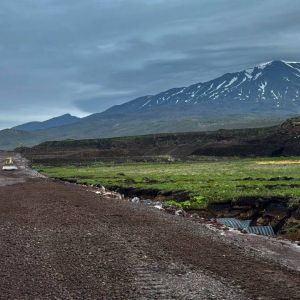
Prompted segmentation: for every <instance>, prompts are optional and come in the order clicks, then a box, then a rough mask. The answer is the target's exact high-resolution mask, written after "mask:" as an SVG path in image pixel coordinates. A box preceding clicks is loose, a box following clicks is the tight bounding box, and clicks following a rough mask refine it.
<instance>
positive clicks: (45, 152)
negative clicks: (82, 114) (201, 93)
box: [19, 118, 300, 164]
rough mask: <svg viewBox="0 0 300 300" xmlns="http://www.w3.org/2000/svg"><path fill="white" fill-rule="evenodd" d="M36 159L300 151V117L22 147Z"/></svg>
mask: <svg viewBox="0 0 300 300" xmlns="http://www.w3.org/2000/svg"><path fill="white" fill-rule="evenodd" d="M19 151H21V152H22V153H23V154H24V155H25V156H26V157H28V158H29V159H31V160H32V161H33V162H36V163H46V164H47V163H50V164H53V163H64V162H65V163H70V162H72V163H76V162H79V163H80V162H84V161H95V160H97V159H98V160H104V161H105V160H109V161H112V160H113V161H116V160H121V161H122V160H127V159H128V158H131V159H135V160H140V159H143V160H144V159H146V158H147V157H149V158H150V157H153V156H162V155H171V156H173V157H179V158H185V157H188V156H193V155H206V156H242V157H243V156H244V157H249V156H274V157H276V156H291V155H300V118H293V119H289V120H287V121H285V122H284V123H283V124H281V125H278V126H273V127H266V128H250V129H235V130H217V131H212V132H194V133H193V132H190V133H174V134H155V135H145V136H136V137H121V138H110V139H89V140H66V141H53V142H45V143H42V144H40V145H37V146H34V147H32V148H20V149H19Z"/></svg>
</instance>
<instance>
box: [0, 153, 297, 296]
mask: <svg viewBox="0 0 300 300" xmlns="http://www.w3.org/2000/svg"><path fill="white" fill-rule="evenodd" d="M5 155H6V154H5V153H0V159H1V156H2V157H4V156H5ZM17 160H18V162H17V163H18V166H19V167H20V168H19V170H18V171H16V172H15V173H9V172H4V171H0V253H1V255H0V299H237V300H242V299H300V273H299V267H300V252H299V248H297V247H296V246H295V245H292V244H288V243H284V242H280V241H276V240H275V239H267V238H257V237H253V236H252V235H244V234H236V233H232V232H223V231H220V232H217V231H215V230H213V229H210V228H208V227H207V226H206V225H204V224H198V223H196V222H192V221H190V220H186V219H185V218H182V217H180V216H173V215H169V214H166V213H163V212H161V211H158V210H155V209H153V208H149V207H146V206H143V205H140V204H133V203H129V202H126V201H124V200H120V199H113V198H111V197H109V196H106V197H103V196H101V195H98V194H96V193H94V192H92V191H91V190H90V189H88V188H86V187H82V186H76V185H72V184H67V183H62V182H55V181H52V180H49V179H46V178H41V177H39V176H38V175H37V174H36V173H35V172H33V171H31V170H30V169H29V168H27V167H26V161H25V160H23V159H22V158H21V157H18V158H17ZM252 237H253V238H252Z"/></svg>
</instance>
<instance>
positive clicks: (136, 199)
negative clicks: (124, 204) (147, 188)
mask: <svg viewBox="0 0 300 300" xmlns="http://www.w3.org/2000/svg"><path fill="white" fill-rule="evenodd" d="M131 202H132V203H140V198H138V197H134V198H132V199H131Z"/></svg>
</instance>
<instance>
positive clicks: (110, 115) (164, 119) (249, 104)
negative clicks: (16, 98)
mask: <svg viewBox="0 0 300 300" xmlns="http://www.w3.org/2000/svg"><path fill="white" fill-rule="evenodd" d="M299 94H300V63H299V62H286V61H272V62H268V63H264V64H260V65H257V66H254V67H253V68H250V69H247V70H243V71H239V72H235V73H227V74H225V75H223V76H220V77H218V78H216V79H213V80H210V81H208V82H204V83H197V84H193V85H191V86H189V87H182V88H174V89H171V90H168V91H165V92H162V93H159V94H157V95H153V96H144V97H140V98H137V99H135V100H132V101H129V102H127V103H124V104H121V105H117V106H113V107H111V108H110V109H108V110H106V111H104V112H102V113H96V114H92V115H90V116H88V117H85V118H82V119H80V120H77V121H76V122H75V123H73V124H64V125H61V126H55V127H53V126H52V128H47V129H39V130H36V131H32V130H31V131H30V133H32V134H24V133H22V132H16V130H17V131H19V130H20V129H23V130H24V127H16V128H14V129H12V130H11V131H9V130H8V131H7V130H6V131H5V132H1V131H0V149H1V148H3V149H7V148H13V147H15V146H16V145H18V144H19V143H22V144H24V145H29V146H31V145H35V144H37V143H40V142H43V141H47V140H64V139H87V138H104V137H117V136H120V137H121V136H135V135H142V134H155V133H172V132H188V131H192V132H196V131H209V130H217V129H233V128H249V127H266V126H272V125H278V124H280V123H281V122H283V121H284V120H285V119H287V118H290V117H295V116H298V115H300V96H299ZM25 129H26V128H25ZM26 130H27V132H28V129H26Z"/></svg>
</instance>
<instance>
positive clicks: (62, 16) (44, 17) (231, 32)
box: [0, 0, 300, 128]
mask: <svg viewBox="0 0 300 300" xmlns="http://www.w3.org/2000/svg"><path fill="white" fill-rule="evenodd" d="M299 16H300V1H297V0H251V1H249V0H1V1H0V104H1V109H0V128H5V127H10V126H12V125H17V124H20V123H24V122H27V121H32V120H44V119H47V118H50V117H54V116H57V115H61V114H64V113H72V114H75V115H78V116H85V115H88V114H90V113H93V112H99V111H102V110H104V109H106V108H108V107H110V106H112V105H115V104H120V103H122V102H125V101H128V100H132V99H134V98H136V97H138V96H143V95H148V94H155V93H157V92H160V91H164V90H167V89H169V88H172V87H180V86H186V85H190V84H192V83H196V82H200V81H206V80H209V79H213V78H214V77H217V76H219V75H222V74H223V73H226V72H231V71H238V70H242V69H244V68H247V67H250V66H252V65H254V64H257V63H260V62H264V61H270V60H274V59H285V60H293V61H295V60H297V61H300V51H299V49H300V21H299Z"/></svg>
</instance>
